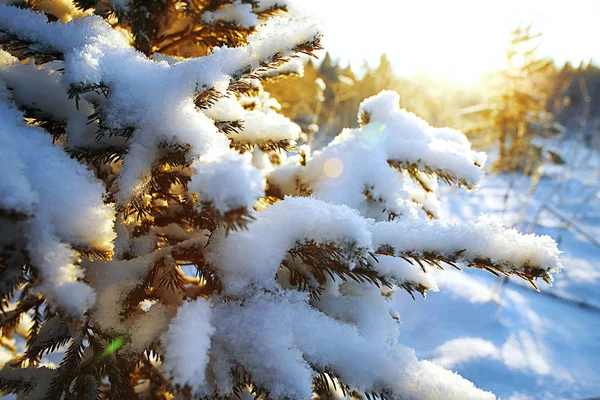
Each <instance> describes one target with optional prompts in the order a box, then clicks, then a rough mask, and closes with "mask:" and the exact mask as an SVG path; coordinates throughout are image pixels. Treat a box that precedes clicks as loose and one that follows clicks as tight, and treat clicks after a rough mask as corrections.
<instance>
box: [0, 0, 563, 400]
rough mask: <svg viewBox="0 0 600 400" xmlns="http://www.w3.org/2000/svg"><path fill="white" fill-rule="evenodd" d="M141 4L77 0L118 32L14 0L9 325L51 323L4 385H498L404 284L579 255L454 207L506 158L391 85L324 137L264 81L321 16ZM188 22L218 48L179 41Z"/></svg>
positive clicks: (2, 114) (225, 5)
mask: <svg viewBox="0 0 600 400" xmlns="http://www.w3.org/2000/svg"><path fill="white" fill-rule="evenodd" d="M142 3H143V4H141V5H140V4H138V3H137V2H127V1H111V2H109V3H108V4H104V3H103V4H104V5H103V6H100V4H99V3H98V4H96V3H95V2H79V3H77V4H80V7H81V8H85V9H91V8H93V7H97V8H96V12H97V13H99V14H102V13H103V12H104V11H103V10H106V9H105V8H102V7H109V9H111V10H113V11H116V12H117V14H116V15H114V16H113V17H114V18H116V21H117V23H116V24H117V25H118V28H119V29H115V28H114V27H113V26H111V25H110V24H109V23H108V22H107V20H106V19H104V18H103V17H101V16H99V15H93V16H85V17H83V18H76V19H74V20H72V21H71V22H68V23H61V22H48V18H47V16H46V15H45V14H43V13H36V12H34V11H31V10H27V9H22V8H16V7H9V6H3V5H0V46H1V47H2V49H4V50H0V161H1V162H2V163H3V165H4V167H5V168H4V171H5V177H4V178H3V179H1V180H0V283H1V285H0V294H2V315H3V319H2V320H1V321H0V330H1V332H2V334H10V333H12V331H13V330H14V329H15V328H14V326H15V323H14V321H15V320H16V321H18V319H19V318H20V317H21V316H22V315H26V313H29V314H30V315H31V317H32V318H33V320H34V321H37V322H36V325H35V327H34V328H32V330H31V333H30V335H29V337H28V345H27V349H26V351H25V353H23V354H20V355H19V356H18V357H16V358H15V359H14V360H13V361H12V362H11V363H10V364H7V366H6V367H5V368H4V369H3V370H2V371H0V390H5V391H13V392H26V393H28V395H29V396H30V397H29V398H61V397H69V398H70V397H75V398H87V397H86V396H88V395H90V394H91V395H92V397H94V398H95V397H96V396H97V395H98V393H99V391H102V393H103V395H104V396H105V397H108V398H134V396H137V394H136V393H138V394H139V393H144V394H148V393H149V392H150V391H152V390H157V391H158V393H161V395H162V394H165V395H166V393H169V395H171V394H172V393H181V394H183V395H196V396H200V397H202V396H204V397H206V398H229V397H231V396H234V395H235V394H239V393H242V392H244V391H250V392H252V393H253V394H254V395H259V396H263V397H265V398H275V399H279V398H293V399H306V398H310V397H311V396H312V394H313V393H319V394H321V395H323V394H326V393H331V391H332V382H336V383H335V384H336V385H337V386H336V387H339V388H342V389H343V391H346V390H357V391H359V392H361V393H368V394H369V395H373V396H375V395H376V396H378V397H386V398H390V399H391V398H415V399H416V398H423V399H431V398H444V399H469V398H474V399H475V398H477V399H479V398H483V399H488V398H493V395H492V394H490V393H486V392H483V391H481V390H479V389H477V388H475V387H474V386H473V384H471V383H470V382H468V381H466V380H464V379H462V378H461V377H459V376H458V375H455V374H453V373H451V372H449V371H446V370H444V369H442V368H440V367H438V366H435V365H433V364H431V363H429V362H426V361H419V360H417V359H416V357H415V355H414V352H412V350H410V349H408V348H406V347H404V346H402V345H401V344H399V343H398V342H397V338H398V336H399V333H400V332H399V328H398V325H397V324H396V322H395V319H394V317H396V318H397V313H396V312H395V310H392V309H391V308H390V307H391V303H390V302H389V301H387V299H388V298H389V297H390V296H392V295H394V292H395V291H396V290H397V289H403V290H405V291H407V292H408V293H409V294H410V295H411V296H413V295H414V293H415V292H417V293H421V294H423V295H424V294H425V292H426V291H427V290H437V285H436V282H435V280H434V279H433V277H432V276H431V274H428V270H429V269H430V268H432V267H433V268H447V267H448V266H451V267H455V268H461V267H473V268H479V269H484V270H487V271H489V272H491V273H493V274H497V275H507V276H509V275H514V276H518V277H520V278H523V279H525V280H527V281H529V282H530V283H532V284H533V285H534V286H535V280H536V279H538V278H539V279H542V280H544V281H546V282H551V280H552V274H553V273H554V272H556V271H558V270H559V269H560V268H561V265H560V260H559V258H558V256H559V251H558V249H557V247H556V244H555V243H554V241H553V240H552V239H550V238H549V237H540V236H536V235H533V234H529V235H522V234H520V233H518V232H517V231H515V230H514V229H507V228H506V227H504V226H503V225H502V223H500V222H499V221H497V220H494V219H491V218H488V217H481V218H480V219H479V220H477V221H476V222H465V223H462V224H447V223H444V222H439V221H436V220H435V217H437V216H438V214H439V206H440V202H439V200H438V199H437V197H436V189H437V187H438V184H439V183H440V181H441V183H447V184H455V185H458V186H461V187H464V188H466V189H469V190H470V189H475V188H476V187H477V185H478V183H479V182H480V180H481V178H482V175H483V170H482V168H483V165H484V163H485V155H484V154H483V153H480V152H477V151H474V150H472V149H471V147H470V143H469V142H468V140H467V138H466V137H465V136H464V135H463V134H462V133H460V132H458V131H456V130H453V129H449V128H434V127H431V126H430V125H429V124H427V123H426V122H425V121H423V120H422V119H420V118H418V117H417V116H416V115H414V114H412V113H410V112H408V111H406V110H404V109H401V108H400V98H399V95H398V94H396V93H394V92H389V91H384V92H382V93H380V94H378V95H376V96H373V97H371V98H368V99H366V100H365V101H364V102H363V103H362V104H361V105H360V108H359V110H358V127H357V128H354V129H352V128H348V129H345V130H344V131H343V132H341V133H340V135H339V136H337V137H336V138H335V139H334V140H333V141H332V142H331V143H330V144H329V145H328V146H326V147H325V148H323V149H320V150H318V151H314V152H313V151H311V149H310V147H309V146H307V145H306V144H302V140H303V139H302V138H303V133H302V132H301V129H300V127H299V126H298V125H296V124H295V123H293V122H292V121H290V120H289V119H288V118H286V117H285V116H283V115H281V114H279V113H278V111H279V108H280V107H279V105H278V103H277V101H276V100H275V99H273V98H271V97H270V96H269V94H268V93H266V92H265V91H264V90H263V88H262V86H261V84H260V81H261V80H263V79H271V78H273V77H276V76H279V75H282V74H290V73H292V74H296V73H301V72H302V68H301V65H299V64H298V62H295V61H294V60H291V59H292V58H293V57H296V56H297V55H298V54H299V53H307V54H312V53H313V51H314V50H316V49H318V48H319V32H318V28H317V27H316V26H315V24H314V23H313V21H312V20H311V19H310V18H306V17H296V18H290V15H289V14H286V12H287V11H289V10H288V9H291V8H292V6H291V3H290V2H287V1H286V2H283V1H277V2H275V1H241V0H231V1H229V0H226V1H210V2H207V4H206V5H204V6H202V7H201V11H199V10H196V11H189V15H187V14H186V16H185V17H182V18H181V19H180V20H177V21H179V22H177V21H170V20H169V18H170V17H168V16H165V17H164V18H166V19H162V18H163V17H156V20H152V19H149V17H148V16H147V15H146V16H143V15H141V14H142V11H141V9H142V8H145V10H146V14H148V12H149V11H150V14H152V12H154V11H156V10H154V9H153V8H152V7H157V6H156V5H153V3H151V2H148V4H146V2H142ZM185 6H186V7H195V6H197V7H200V6H199V5H198V4H195V3H193V2H192V3H189V4H188V3H186V5H185ZM180 7H184V5H183V4H181V5H180ZM163 11H164V10H163ZM167 14H168V13H167ZM167 14H165V15H167ZM160 15H162V14H160ZM111 21H113V22H114V20H111ZM150 22H152V23H154V24H155V25H152V26H154V28H152V26H150V25H148V24H150ZM144 24H146V25H144ZM123 31H126V32H128V33H129V34H131V35H132V36H133V44H134V46H135V47H132V45H131V37H128V36H127V34H124V33H123ZM148 32H150V33H148ZM152 32H154V33H152ZM169 32H170V33H169ZM208 32H210V34H209V33H208ZM142 33H143V34H142ZM233 33H235V35H234V36H235V39H233V38H232V39H230V40H229V41H228V40H227V39H226V38H227V37H229V36H228V35H233ZM144 35H145V36H144ZM169 35H171V36H169ZM189 35H192V39H190V37H189ZM202 35H205V36H202ZM166 37H170V38H171V39H173V40H174V42H169V43H171V44H172V43H175V44H172V46H171V45H164V46H163V50H165V51H166V50H168V49H171V50H174V49H180V47H178V46H181V44H182V43H183V42H186V41H188V40H191V41H192V42H194V41H204V42H203V43H204V44H203V45H202V46H204V47H206V48H207V49H209V50H210V51H208V52H206V53H205V54H201V56H199V57H191V58H189V57H188V58H186V57H177V56H178V55H181V54H183V53H184V52H183V50H181V52H179V50H178V51H177V52H176V51H173V53H170V54H162V55H161V54H158V53H157V51H156V50H158V49H160V47H161V45H160V43H162V42H163V41H165V40H167V39H165V38H166ZM224 38H225V39H224ZM167 41H168V40H167ZM229 42H230V43H229ZM194 43H195V42H194ZM163 44H164V43H163ZM224 44H230V46H226V45H224ZM164 47H166V48H167V49H165V48H164ZM204 47H203V48H204ZM138 50H143V52H140V51H138ZM190 270H191V271H190ZM8 304H12V305H11V307H13V308H11V309H10V310H9V308H8V307H9V306H8ZM7 316H8V317H7ZM7 321H9V322H7ZM10 321H13V322H10ZM66 343H68V350H67V351H66V352H65V354H64V358H63V361H62V362H61V364H60V365H59V366H58V367H57V368H55V369H51V368H49V367H45V366H44V367H42V366H41V365H42V364H41V361H42V360H43V358H42V357H43V356H44V354H45V353H47V352H52V351H54V350H56V349H57V348H58V347H60V346H61V345H64V344H66ZM32 376H33V377H39V379H33V378H32ZM105 378H108V382H109V383H110V385H109V388H107V387H106V385H104V384H103V383H102V382H104V380H105ZM147 382H150V384H149V385H148V384H147Z"/></svg>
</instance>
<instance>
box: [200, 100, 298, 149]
mask: <svg viewBox="0 0 600 400" xmlns="http://www.w3.org/2000/svg"><path fill="white" fill-rule="evenodd" d="M245 100H246V99H244V98H242V99H241V101H237V99H236V98H234V97H223V98H222V99H220V100H219V101H218V102H217V103H215V105H213V106H212V107H211V108H209V109H208V110H206V111H205V112H204V113H205V114H206V115H207V116H209V117H210V118H212V119H213V120H215V121H242V127H241V129H239V130H238V131H236V132H234V133H232V134H230V135H229V137H230V138H231V139H232V140H233V141H234V142H235V143H242V144H244V143H250V144H254V143H257V144H266V143H268V142H271V141H273V142H277V141H284V140H285V141H289V142H290V143H295V142H296V140H297V139H298V136H299V135H300V132H301V130H300V127H299V126H298V125H297V124H295V123H293V122H292V121H290V119H289V118H287V117H284V116H283V115H281V114H278V113H277V112H276V109H277V108H279V107H277V106H278V104H277V103H276V104H272V102H271V101H270V100H271V99H269V97H268V94H267V96H263V97H262V98H256V97H253V98H251V99H248V100H252V101H253V103H254V104H253V105H254V106H255V108H254V109H252V110H246V109H245V108H244V107H242V104H243V103H244V101H245ZM248 100H246V101H248ZM257 102H258V103H260V104H256V103H257Z"/></svg>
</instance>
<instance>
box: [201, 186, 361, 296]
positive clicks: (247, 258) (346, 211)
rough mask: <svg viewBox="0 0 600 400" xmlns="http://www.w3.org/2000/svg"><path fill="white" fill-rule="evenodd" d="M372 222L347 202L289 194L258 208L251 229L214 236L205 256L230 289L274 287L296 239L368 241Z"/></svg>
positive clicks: (236, 291) (356, 243) (342, 243)
mask: <svg viewBox="0 0 600 400" xmlns="http://www.w3.org/2000/svg"><path fill="white" fill-rule="evenodd" d="M367 224H368V222H367V221H366V220H364V219H363V218H361V217H360V216H359V215H358V213H357V212H356V211H354V210H352V209H350V208H348V207H345V206H336V205H332V204H327V203H324V202H322V201H319V200H314V199H310V198H301V197H289V198H286V199H285V200H283V201H281V202H278V203H276V204H274V205H273V206H271V207H268V208H267V209H266V210H264V211H261V212H259V213H256V220H255V221H254V222H252V224H251V225H249V227H248V229H247V230H243V231H237V232H233V233H230V234H229V235H228V236H226V237H222V238H220V239H218V238H213V239H212V240H211V244H210V249H209V253H208V256H207V261H208V262H209V263H211V264H213V265H214V266H216V267H217V268H218V269H217V271H218V272H219V274H220V275H221V277H222V280H223V282H224V284H225V290H226V292H227V293H229V294H240V293H243V292H245V291H247V290H248V289H250V288H255V289H258V290H263V289H275V288H277V282H276V281H275V275H276V273H277V270H278V269H279V266H280V264H281V261H283V259H284V258H285V257H286V254H287V252H288V251H289V250H291V249H292V248H294V247H295V246H296V245H297V244H303V243H305V242H307V241H309V240H310V241H314V242H315V243H319V244H328V243H336V244H338V245H340V246H342V247H346V246H349V245H351V244H352V245H353V246H355V247H357V248H359V249H360V248H364V249H366V248H368V247H369V246H370V233H369V231H368V230H367Z"/></svg>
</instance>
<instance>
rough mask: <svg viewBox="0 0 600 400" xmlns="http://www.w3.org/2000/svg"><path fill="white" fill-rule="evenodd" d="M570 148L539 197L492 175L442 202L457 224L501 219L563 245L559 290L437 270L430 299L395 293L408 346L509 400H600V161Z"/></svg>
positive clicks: (581, 148)
mask: <svg viewBox="0 0 600 400" xmlns="http://www.w3.org/2000/svg"><path fill="white" fill-rule="evenodd" d="M561 147H562V150H563V154H564V155H565V156H566V159H567V161H568V164H567V165H568V167H563V166H551V167H547V168H546V172H545V174H544V175H543V176H542V178H541V180H540V181H539V184H538V185H537V186H536V187H535V190H534V191H533V194H532V195H531V196H528V192H529V190H530V188H531V179H530V178H527V177H523V176H517V175H515V176H512V177H511V176H509V175H501V176H499V175H488V176H487V177H486V178H485V179H484V182H483V184H482V185H481V188H480V189H479V190H477V191H475V192H473V193H466V192H464V191H461V190H458V189H456V190H455V189H448V190H447V191H446V193H445V195H444V197H445V198H443V199H442V202H443V203H444V204H445V211H444V214H445V216H444V217H445V218H447V219H449V220H455V219H467V220H468V219H474V218H476V217H477V216H478V215H480V214H482V213H487V214H493V215H497V216H499V217H501V218H503V219H504V220H505V221H506V223H507V224H508V225H511V226H514V227H516V228H517V229H519V230H523V231H526V230H528V229H531V230H532V231H533V232H535V233H538V234H548V235H550V236H552V237H553V238H554V239H556V240H557V242H559V247H560V248H561V250H562V251H563V252H564V254H563V255H562V261H563V266H564V267H563V271H562V272H561V273H559V274H558V275H557V276H556V278H555V282H554V286H553V287H548V285H545V284H544V283H540V284H539V286H540V290H541V293H537V292H535V291H534V290H533V289H532V288H531V287H529V286H528V284H527V283H522V282H520V281H518V279H516V278H511V279H510V280H509V282H508V284H507V286H506V287H505V290H504V292H503V294H502V293H501V285H500V283H501V281H502V280H501V279H498V278H495V277H494V276H491V275H490V274H488V273H487V272H481V271H473V270H469V271H465V272H458V271H454V270H452V268H450V267H449V268H448V269H447V270H445V271H440V272H436V271H434V272H433V274H434V275H435V277H436V279H437V280H438V284H439V287H440V291H439V292H437V293H429V295H428V297H427V299H425V300H423V299H417V300H416V301H413V300H412V299H411V298H410V297H409V296H407V295H405V294H400V293H399V294H398V295H397V296H396V298H397V300H396V301H397V304H398V308H399V311H400V314H401V324H402V325H401V332H402V333H401V336H400V341H401V342H402V343H403V344H406V345H408V346H410V347H413V348H414V349H415V351H416V354H417V356H418V357H419V358H424V359H431V360H433V361H434V362H435V363H437V364H439V365H442V366H444V367H446V368H449V369H452V370H454V371H457V372H458V373H460V374H461V375H463V376H464V377H465V378H467V379H469V380H471V381H473V382H474V383H475V384H476V385H477V386H478V387H480V388H482V389H485V390H490V391H492V392H494V393H495V394H496V395H498V396H499V397H501V398H503V399H515V400H516V399H588V398H594V397H600V243H598V242H600V157H599V156H598V155H597V154H595V153H593V152H592V151H590V150H588V149H586V147H585V145H583V144H582V143H579V142H571V143H563V144H562V145H561ZM511 180H512V181H513V189H512V190H510V192H509V195H508V201H507V202H505V197H506V194H507V188H508V187H509V185H510V182H511ZM547 205H549V206H550V207H545V206H547Z"/></svg>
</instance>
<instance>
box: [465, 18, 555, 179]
mask: <svg viewBox="0 0 600 400" xmlns="http://www.w3.org/2000/svg"><path fill="white" fill-rule="evenodd" d="M540 37H541V34H536V33H534V31H533V28H532V26H531V25H523V26H518V27H517V28H515V29H514V30H513V31H512V32H511V39H510V44H509V46H508V48H507V49H506V66H505V69H504V70H503V71H501V72H500V74H499V75H498V76H496V77H495V82H494V83H492V87H495V88H496V89H493V91H494V94H493V96H492V97H491V98H490V100H489V102H488V103H487V104H486V105H484V106H483V107H478V108H474V109H472V111H474V112H475V113H476V114H477V115H479V116H480V117H481V118H482V121H481V123H480V124H477V125H476V126H475V127H471V128H470V129H469V134H474V133H475V132H478V133H479V134H483V135H491V138H493V140H495V141H497V143H498V160H497V162H496V164H495V167H496V168H497V169H498V170H499V171H514V170H521V171H523V170H525V171H526V172H529V173H530V172H532V171H533V170H534V168H533V164H536V163H537V162H539V160H540V155H541V154H540V148H539V147H537V146H535V145H534V143H532V139H533V138H534V137H536V136H537V137H539V136H541V137H544V136H548V135H554V134H556V133H558V132H559V130H557V127H556V125H555V124H554V122H555V121H554V117H553V115H552V114H551V113H550V112H548V110H547V104H548V98H549V97H550V93H551V91H552V88H553V79H554V75H555V68H554V63H553V61H552V60H551V59H549V58H544V57H540V56H539V55H538V53H537V50H538V48H539V45H540V41H539V39H540Z"/></svg>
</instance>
